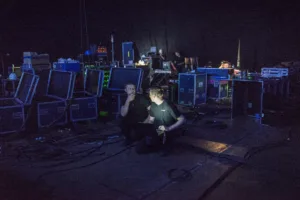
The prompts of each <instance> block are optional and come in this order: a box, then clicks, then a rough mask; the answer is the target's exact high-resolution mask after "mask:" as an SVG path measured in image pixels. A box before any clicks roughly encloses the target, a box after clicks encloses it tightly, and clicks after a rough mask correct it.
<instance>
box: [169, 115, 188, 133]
mask: <svg viewBox="0 0 300 200" xmlns="http://www.w3.org/2000/svg"><path fill="white" fill-rule="evenodd" d="M185 121H186V120H185V117H184V116H183V115H180V116H179V117H178V118H177V121H176V122H175V123H174V124H172V125H171V126H169V127H167V131H173V130H175V129H177V128H179V127H181V126H182V125H183V124H184V123H185Z"/></svg>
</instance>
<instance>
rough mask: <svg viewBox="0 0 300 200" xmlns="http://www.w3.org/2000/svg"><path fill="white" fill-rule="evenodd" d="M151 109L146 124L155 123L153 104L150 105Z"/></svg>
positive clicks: (149, 108)
mask: <svg viewBox="0 0 300 200" xmlns="http://www.w3.org/2000/svg"><path fill="white" fill-rule="evenodd" d="M148 110H149V115H148V117H147V119H145V121H144V123H146V124H153V123H154V119H155V118H154V115H153V110H152V109H151V105H150V106H149V107H148Z"/></svg>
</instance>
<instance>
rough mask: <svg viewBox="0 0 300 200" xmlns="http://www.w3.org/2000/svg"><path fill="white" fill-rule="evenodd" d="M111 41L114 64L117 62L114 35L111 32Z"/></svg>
mask: <svg viewBox="0 0 300 200" xmlns="http://www.w3.org/2000/svg"><path fill="white" fill-rule="evenodd" d="M110 41H111V61H112V63H113V64H115V46H114V35H113V34H111V36H110Z"/></svg>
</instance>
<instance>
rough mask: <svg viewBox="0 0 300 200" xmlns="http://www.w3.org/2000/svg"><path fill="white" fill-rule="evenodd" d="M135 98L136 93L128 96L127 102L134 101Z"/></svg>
mask: <svg viewBox="0 0 300 200" xmlns="http://www.w3.org/2000/svg"><path fill="white" fill-rule="evenodd" d="M134 98H135V95H134V94H131V95H129V96H128V97H127V102H128V103H130V102H132V101H133V100H134Z"/></svg>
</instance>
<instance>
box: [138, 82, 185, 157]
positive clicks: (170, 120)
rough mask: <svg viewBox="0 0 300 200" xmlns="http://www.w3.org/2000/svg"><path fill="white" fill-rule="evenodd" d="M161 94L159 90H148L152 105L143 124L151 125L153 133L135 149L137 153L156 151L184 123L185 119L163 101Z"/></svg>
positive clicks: (161, 91)
mask: <svg viewBox="0 0 300 200" xmlns="http://www.w3.org/2000/svg"><path fill="white" fill-rule="evenodd" d="M163 93H164V92H163V90H162V89H160V88H151V89H150V95H149V96H150V99H151V101H152V104H151V107H150V112H149V116H148V118H147V120H146V121H145V123H149V124H152V126H153V129H152V130H154V133H153V134H151V133H150V134H149V135H146V138H145V140H144V141H142V142H141V143H140V144H139V145H138V147H137V152H138V153H148V152H149V151H153V150H157V148H160V147H161V145H162V144H163V145H165V143H166V142H167V143H168V142H169V141H170V140H169V139H170V138H172V137H173V136H175V134H176V133H177V132H178V131H179V130H180V129H179V128H180V127H181V126H182V125H183V124H184V123H185V118H184V116H183V115H182V114H181V113H180V112H179V111H178V109H177V108H176V107H175V106H174V105H173V104H171V103H168V102H167V101H165V100H164V99H163ZM148 131H149V130H148ZM146 132H147V131H146ZM146 134H147V133H146Z"/></svg>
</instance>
